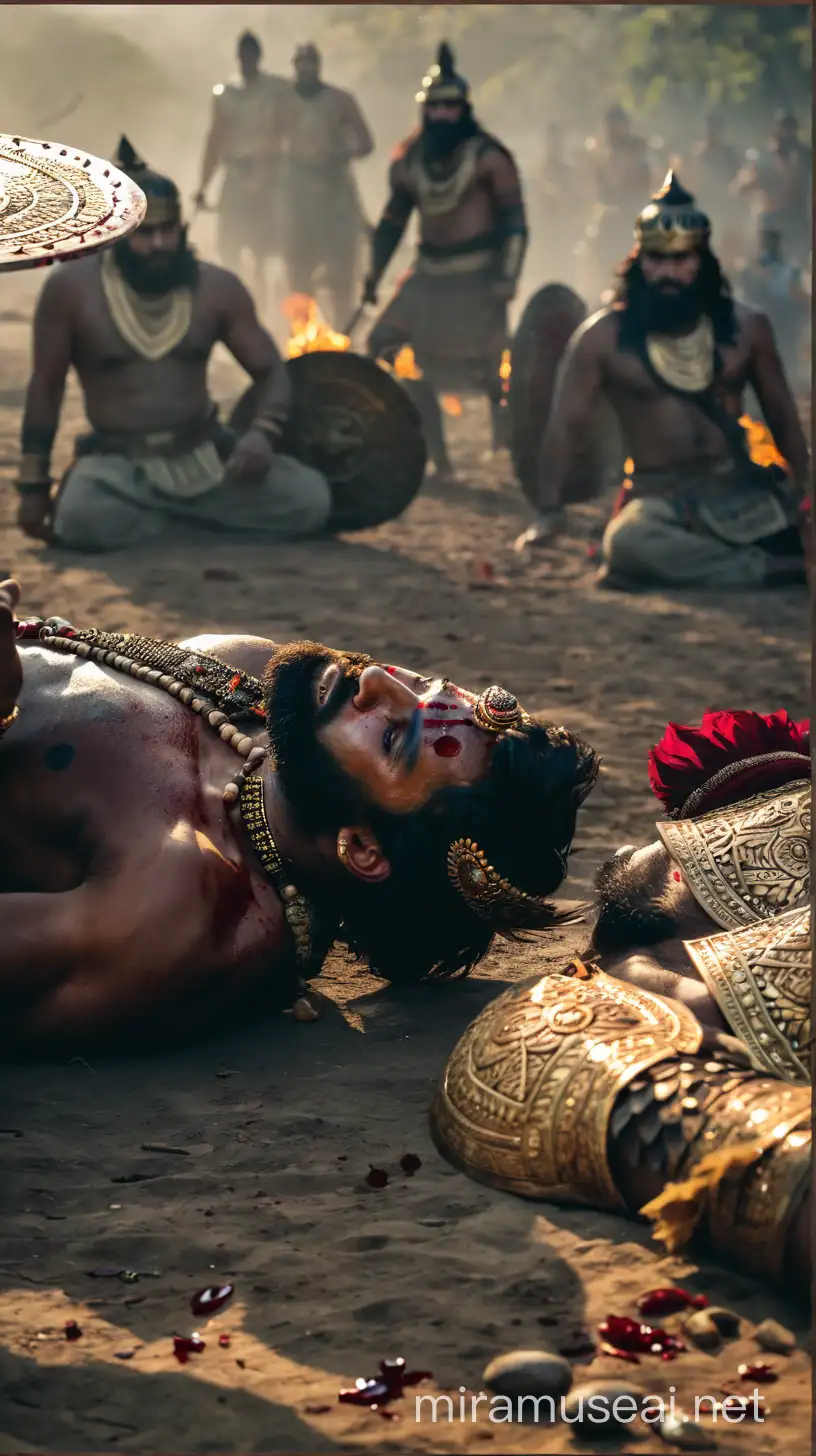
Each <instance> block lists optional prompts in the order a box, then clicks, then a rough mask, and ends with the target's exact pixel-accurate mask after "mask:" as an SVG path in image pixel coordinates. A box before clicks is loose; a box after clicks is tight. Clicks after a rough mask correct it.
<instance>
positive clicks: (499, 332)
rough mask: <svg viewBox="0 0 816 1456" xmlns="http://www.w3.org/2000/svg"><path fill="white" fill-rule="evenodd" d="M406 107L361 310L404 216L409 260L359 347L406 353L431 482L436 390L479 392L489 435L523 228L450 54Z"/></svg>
mask: <svg viewBox="0 0 816 1456" xmlns="http://www.w3.org/2000/svg"><path fill="white" fill-rule="evenodd" d="M417 100H418V101H419V102H420V103H421V106H422V125H421V128H420V129H419V130H418V131H414V132H412V134H411V135H410V136H409V137H408V138H407V139H406V141H405V142H403V144H402V145H401V146H400V148H399V149H398V151H397V155H396V157H395V159H394V161H393V163H392V165H391V171H390V174H389V188H390V195H389V198H388V201H387V203H386V205H385V209H384V211H383V214H382V217H381V218H380V221H379V223H378V225H377V228H376V231H375V233H374V239H373V245H372V257H371V270H370V273H369V276H368V280H367V282H366V291H365V295H364V296H365V299H366V301H367V302H370V303H376V301H377V288H378V286H379V282H380V279H381V278H382V276H383V274H384V272H385V270H386V268H387V267H388V264H389V262H390V260H391V258H392V256H393V254H394V252H395V250H396V248H397V246H398V244H399V242H400V240H401V238H402V236H403V233H404V232H405V229H406V227H407V225H408V220H409V218H410V216H411V214H412V212H413V211H414V209H416V210H417V212H418V214H419V253H418V256H417V260H416V263H415V265H414V268H413V270H412V272H411V273H410V274H409V275H408V277H407V279H404V280H403V281H402V282H401V284H400V286H399V290H398V292H397V294H396V297H395V298H394V299H392V301H391V303H390V304H389V305H388V307H387V308H386V309H385V311H384V313H382V314H381V316H380V318H379V319H378V320H377V323H376V324H375V326H374V329H373V331H372V333H371V336H370V338H369V341H368V348H369V352H370V353H371V354H373V355H374V356H376V357H381V358H389V359H391V358H393V357H394V356H395V355H396V354H397V353H398V352H399V350H400V349H401V348H402V347H403V345H405V344H410V346H411V347H412V349H413V351H414V355H415V357H416V361H417V363H418V365H419V367H420V369H421V370H422V373H423V376H424V377H423V379H422V380H420V381H417V382H416V383H415V384H413V385H412V382H411V381H406V385H407V387H408V388H409V390H410V391H411V392H412V393H413V395H414V397H415V399H416V403H417V405H418V407H419V409H420V412H421V414H422V417H423V425H424V428H425V434H426V438H427V441H428V450H429V454H430V456H431V460H432V462H433V464H434V466H435V468H436V473H437V477H439V478H451V477H452V474H453V471H452V467H451V464H450V460H449V458H448V453H447V449H446V446H445V439H444V432H443V428H442V416H441V412H440V408H439V404H438V400H437V397H436V391H439V390H443V391H454V392H459V391H461V390H476V391H479V392H480V393H484V394H485V395H487V397H488V399H489V400H490V402H491V406H492V409H493V417H494V434H495V435H498V432H499V430H500V423H499V421H500V416H499V408H500V405H501V398H502V385H501V379H500V377H499V367H500V364H501V355H502V351H503V349H504V348H505V346H506V344H507V341H508V334H507V306H508V304H509V303H510V301H511V300H512V299H513V298H514V297H515V294H516V289H517V287H518V280H519V275H520V273H521V268H522V264H523V261H524V254H525V250H526V246H527V222H526V218H525V211H524V201H523V198H522V193H521V183H520V180H519V174H518V170H517V168H516V164H515V162H514V160H513V158H512V156H511V155H510V153H509V152H508V150H507V148H506V147H504V146H502V144H501V142H499V141H497V140H496V138H495V137H493V136H490V135H489V133H487V132H485V131H484V130H483V129H482V127H481V126H480V125H479V123H478V122H477V121H476V119H475V117H474V116H473V111H472V108H471V102H470V88H469V86H468V83H467V81H466V80H465V79H464V78H463V77H462V76H458V75H457V74H456V71H455V70H454V62H453V55H452V53H451V50H450V47H449V46H447V45H442V46H440V49H439V60H438V63H437V65H435V66H433V67H432V68H431V71H430V74H429V75H428V76H426V77H425V79H424V81H423V84H422V90H421V91H420V92H419V94H418V97H417Z"/></svg>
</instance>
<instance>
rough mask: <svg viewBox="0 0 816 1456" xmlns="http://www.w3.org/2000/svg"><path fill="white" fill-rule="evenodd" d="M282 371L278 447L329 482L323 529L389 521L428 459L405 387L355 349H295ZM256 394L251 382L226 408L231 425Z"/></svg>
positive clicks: (248, 414) (244, 417)
mask: <svg viewBox="0 0 816 1456" xmlns="http://www.w3.org/2000/svg"><path fill="white" fill-rule="evenodd" d="M287 368H288V370H289V375H290V378H291V382H292V407H291V410H290V413H289V420H288V423H287V427H286V432H285V434H284V437H283V439H282V441H281V449H282V450H284V451H286V452H287V453H288V454H290V455H294V457H295V459H297V460H301V461H302V462H303V464H304V465H311V466H313V467H314V468H315V470H319V471H320V472H321V474H322V475H324V476H325V477H326V479H327V480H328V482H329V485H330V487H331V492H332V497H333V500H334V505H333V509H332V514H331V518H330V520H329V529H330V530H332V531H365V530H368V529H370V528H371V527H372V526H380V525H382V524H383V522H384V521H393V520H394V519H395V517H396V516H399V515H401V514H402V512H403V511H404V510H405V509H406V507H407V506H409V505H410V504H411V501H412V500H413V499H414V496H415V495H416V493H417V491H418V490H419V488H420V486H421V484H422V480H423V476H424V474H425V463H426V457H427V452H426V446H425V437H424V435H423V433H422V424H421V422H420V418H419V414H418V413H417V410H416V407H415V406H414V404H413V403H412V402H411V400H410V399H409V398H408V395H407V394H406V392H405V390H404V389H402V388H401V386H400V385H399V384H398V383H397V382H396V380H394V379H392V378H391V376H390V375H389V374H386V373H385V371H384V370H383V369H381V368H380V366H379V365H378V364H375V363H374V361H373V360H372V359H366V358H364V357H363V355H362V354H353V353H343V352H333V351H331V350H327V351H325V352H320V351H318V352H315V353H312V354H301V355H300V356H299V357H298V358H296V359H290V360H289V363H288V365H287ZM255 398H256V394H255V389H254V386H253V387H252V389H250V390H248V391H247V393H246V394H245V395H243V396H242V398H241V399H240V400H239V401H238V403H237V405H236V406H235V409H234V410H233V413H232V415H231V417H230V425H231V426H232V428H233V429H235V430H238V431H239V432H240V431H243V430H245V429H247V428H248V426H249V424H250V423H251V418H252V414H253V413H254V401H255Z"/></svg>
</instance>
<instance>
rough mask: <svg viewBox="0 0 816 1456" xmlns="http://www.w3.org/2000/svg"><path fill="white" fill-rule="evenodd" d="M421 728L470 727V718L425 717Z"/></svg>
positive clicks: (471, 724)
mask: <svg viewBox="0 0 816 1456" xmlns="http://www.w3.org/2000/svg"><path fill="white" fill-rule="evenodd" d="M422 726H423V728H472V727H473V722H472V720H471V719H470V718H426V719H425V720H424V722H423V724H422Z"/></svg>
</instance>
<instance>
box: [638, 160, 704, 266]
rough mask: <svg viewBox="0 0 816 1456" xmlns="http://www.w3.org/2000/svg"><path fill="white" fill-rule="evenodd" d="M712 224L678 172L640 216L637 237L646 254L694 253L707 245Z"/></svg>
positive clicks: (668, 176)
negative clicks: (678, 175)
mask: <svg viewBox="0 0 816 1456" xmlns="http://www.w3.org/2000/svg"><path fill="white" fill-rule="evenodd" d="M710 233H711V223H710V222H709V219H708V218H707V217H706V214H705V213H704V212H703V211H702V210H701V209H700V208H699V207H698V206H697V204H696V203H695V201H694V198H693V197H692V195H691V193H690V192H687V191H686V189H685V187H682V186H681V184H680V182H679V181H678V179H677V177H676V175H675V173H674V172H668V173H667V174H666V180H665V182H664V183H663V186H662V187H661V188H660V191H659V192H656V193H655V194H654V196H653V197H652V199H651V201H650V202H649V203H648V205H647V206H646V207H644V209H643V211H642V212H641V213H640V215H639V217H638V219H637V222H636V224H635V237H636V238H637V240H638V243H639V244H640V248H641V251H642V252H644V253H662V254H663V255H664V256H665V255H666V254H671V253H691V252H693V251H694V249H695V248H699V247H700V246H701V244H702V243H704V242H706V241H707V240H708V238H709V235H710Z"/></svg>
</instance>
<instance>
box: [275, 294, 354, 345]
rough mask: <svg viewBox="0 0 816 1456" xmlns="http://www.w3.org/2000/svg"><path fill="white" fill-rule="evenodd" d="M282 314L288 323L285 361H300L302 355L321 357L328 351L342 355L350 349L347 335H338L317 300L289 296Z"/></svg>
mask: <svg viewBox="0 0 816 1456" xmlns="http://www.w3.org/2000/svg"><path fill="white" fill-rule="evenodd" d="M281 309H282V312H283V313H284V314H285V315H286V317H287V318H288V320H289V330H290V333H289V340H288V342H287V345H286V357H287V358H288V359H297V358H298V356H299V355H300V354H319V353H325V352H326V351H327V350H329V351H334V352H336V353H342V352H344V351H345V350H346V349H350V348H351V339H349V338H347V337H346V335H345V334H338V333H335V331H334V329H332V328H330V327H329V325H328V324H327V323H326V320H325V319H324V317H323V315H322V313H321V312H320V309H319V308H318V306H317V304H316V303H315V300H314V299H313V298H310V297H309V295H308V294H307V293H290V295H289V297H288V298H285V299H284V300H283V303H282V304H281Z"/></svg>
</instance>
